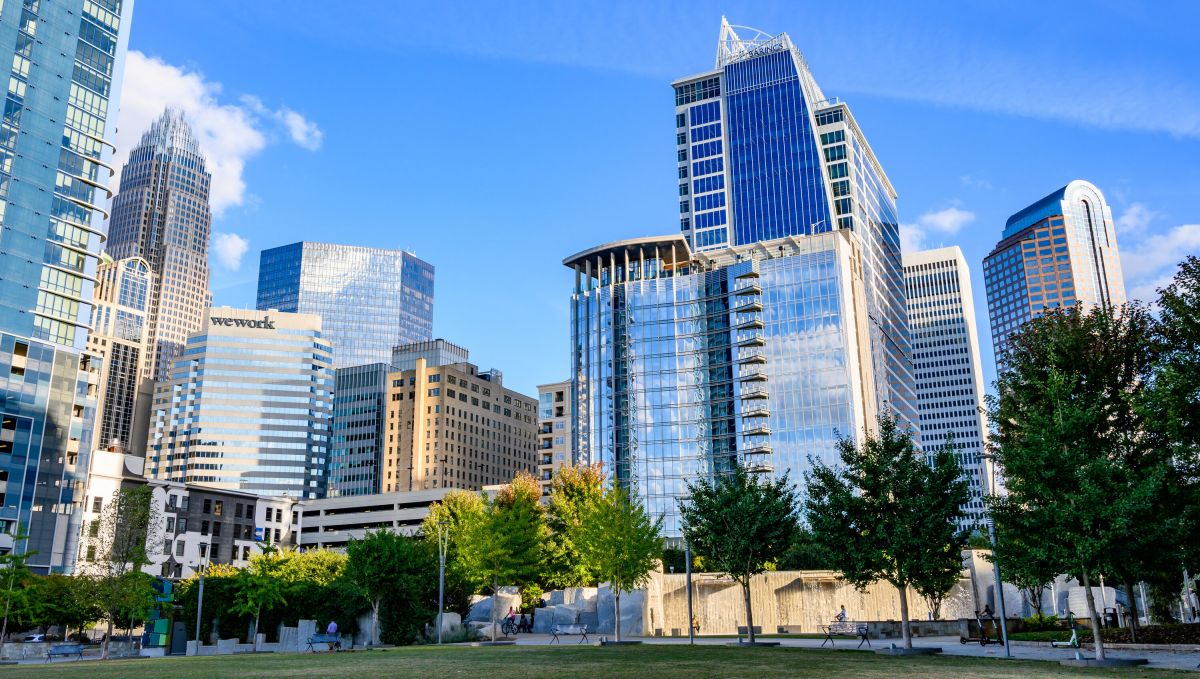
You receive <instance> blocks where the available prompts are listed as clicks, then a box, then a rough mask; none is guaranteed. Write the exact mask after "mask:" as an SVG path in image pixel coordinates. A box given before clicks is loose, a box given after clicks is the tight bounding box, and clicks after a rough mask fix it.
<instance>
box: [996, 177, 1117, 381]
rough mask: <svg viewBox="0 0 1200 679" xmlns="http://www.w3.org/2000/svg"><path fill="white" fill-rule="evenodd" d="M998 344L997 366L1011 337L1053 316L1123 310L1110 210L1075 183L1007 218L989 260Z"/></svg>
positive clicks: (1089, 190) (1099, 196) (1098, 195)
mask: <svg viewBox="0 0 1200 679" xmlns="http://www.w3.org/2000/svg"><path fill="white" fill-rule="evenodd" d="M983 278H984V284H985V285H986V287H987V299H988V313H989V316H990V320H991V327H992V345H993V348H994V349H995V352H996V362H997V364H999V363H1000V362H1001V361H1002V359H1003V356H1004V351H1005V349H1006V348H1007V342H1008V338H1009V336H1010V335H1012V334H1013V333H1014V332H1016V331H1017V330H1018V329H1020V327H1021V325H1023V324H1024V323H1025V322H1026V321H1028V320H1030V319H1032V318H1036V317H1037V316H1040V315H1042V313H1044V312H1045V310H1047V309H1055V308H1059V307H1070V306H1074V305H1076V304H1083V305H1088V306H1096V305H1112V306H1119V305H1121V304H1124V303H1125V279H1124V277H1123V276H1122V275H1121V258H1120V254H1119V252H1118V250H1117V233H1116V231H1115V230H1114V229H1113V221H1112V210H1110V209H1109V207H1108V203H1106V202H1105V201H1104V194H1102V193H1101V192H1100V189H1098V188H1096V187H1095V186H1094V185H1093V184H1090V183H1088V182H1085V181H1082V180H1078V179H1077V180H1075V181H1073V182H1071V183H1070V184H1067V185H1066V186H1064V187H1062V188H1061V189H1059V190H1057V191H1055V192H1054V193H1051V194H1050V195H1048V196H1046V197H1045V198H1042V199H1041V200H1039V201H1037V202H1036V203H1033V204H1032V205H1029V206H1028V207H1026V208H1024V209H1022V210H1021V211H1019V212H1017V213H1016V214H1014V215H1013V216H1011V217H1009V218H1008V223H1007V224H1005V225H1004V233H1003V235H1002V236H1001V240H1000V242H999V243H997V244H996V247H995V249H993V250H992V252H991V254H989V255H988V256H987V257H986V258H985V259H984V260H983Z"/></svg>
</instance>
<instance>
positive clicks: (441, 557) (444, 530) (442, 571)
mask: <svg viewBox="0 0 1200 679" xmlns="http://www.w3.org/2000/svg"><path fill="white" fill-rule="evenodd" d="M437 531H438V614H437V626H438V635H437V639H438V640H437V642H438V644H441V643H442V611H444V610H446V545H447V543H448V542H449V541H450V535H449V533H450V527H449V524H448V523H447V522H445V521H438V525H437Z"/></svg>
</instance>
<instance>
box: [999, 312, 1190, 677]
mask: <svg viewBox="0 0 1200 679" xmlns="http://www.w3.org/2000/svg"><path fill="white" fill-rule="evenodd" d="M1151 331H1152V321H1151V319H1150V317H1149V315H1148V314H1147V313H1146V311H1145V310H1144V309H1141V308H1140V307H1137V306H1135V305H1128V306H1125V307H1123V308H1121V309H1112V308H1107V307H1096V308H1093V309H1091V310H1089V311H1084V310H1082V309H1081V308H1080V307H1073V308H1070V309H1066V310H1062V309H1058V310H1053V311H1051V312H1048V313H1046V314H1045V315H1043V316H1041V317H1040V318H1036V319H1034V320H1032V321H1030V322H1028V323H1026V324H1025V325H1024V326H1023V327H1022V329H1021V331H1020V332H1019V333H1017V334H1016V335H1015V336H1013V337H1011V338H1010V340H1009V348H1008V350H1007V351H1006V353H1005V354H1004V356H1003V362H1002V365H1001V369H1000V373H999V376H998V378H997V381H996V392H997V396H996V397H995V398H993V399H991V400H990V401H989V404H990V416H991V421H992V423H993V426H994V427H995V431H994V433H993V435H992V437H991V441H990V442H989V446H990V448H991V449H992V451H993V454H994V455H995V457H996V460H997V462H998V464H999V466H1000V468H1001V470H1002V471H1003V474H1004V478H1005V486H1006V489H1007V491H1008V492H1007V494H1006V495H1003V496H998V497H992V498H990V499H989V505H990V507H991V509H992V513H993V516H994V517H995V520H996V523H997V526H998V527H999V530H1000V532H1001V534H1004V533H1005V532H1008V533H1009V534H1010V535H1012V534H1014V533H1015V534H1021V533H1022V531H1025V532H1027V533H1030V534H1022V537H1021V539H1022V540H1024V542H1025V544H1026V545H1030V544H1033V542H1034V540H1035V538H1037V539H1040V540H1041V543H1040V545H1039V547H1038V550H1039V551H1040V554H1041V555H1042V558H1043V559H1044V560H1045V561H1046V563H1047V564H1049V566H1051V567H1052V568H1053V569H1054V570H1057V571H1059V572H1068V573H1071V574H1073V575H1074V576H1075V577H1076V578H1077V579H1078V580H1079V581H1080V582H1081V583H1082V584H1083V586H1084V590H1085V593H1086V594H1087V598H1088V599H1087V600H1088V607H1089V608H1090V609H1091V623H1092V633H1093V636H1094V638H1097V639H1098V640H1099V641H1098V642H1097V644H1096V657H1097V658H1098V659H1103V658H1104V657H1105V653H1104V644H1103V640H1101V639H1100V633H1099V632H1100V618H1099V615H1098V611H1097V610H1096V606H1095V600H1094V597H1093V594H1092V589H1091V580H1092V578H1093V577H1095V576H1096V575H1097V574H1101V573H1109V574H1114V573H1120V574H1121V575H1122V577H1125V576H1127V575H1128V574H1130V571H1131V570H1134V571H1139V572H1145V571H1147V570H1152V571H1153V570H1159V567H1158V566H1155V565H1153V564H1151V563H1150V562H1151V560H1152V559H1153V560H1158V559H1161V558H1163V557H1165V556H1168V555H1170V554H1172V553H1174V554H1178V551H1177V549H1178V547H1177V545H1178V544H1179V543H1180V540H1181V538H1182V537H1183V536H1181V535H1179V534H1178V528H1179V517H1178V516H1177V513H1173V512H1172V511H1171V506H1170V504H1169V502H1170V498H1172V497H1173V494H1172V493H1173V491H1172V489H1171V483H1172V478H1173V477H1174V471H1173V469H1172V463H1171V459H1170V451H1169V450H1167V449H1166V448H1165V447H1162V446H1159V445H1156V441H1155V437H1153V436H1149V435H1147V431H1148V429H1147V426H1146V425H1147V422H1146V419H1145V418H1146V413H1145V411H1144V408H1143V407H1142V405H1143V404H1144V403H1145V390H1146V388H1147V386H1148V385H1150V384H1151V383H1152V378H1153V374H1152V365H1153V362H1154V354H1155V352H1154V351H1153V343H1152V341H1151ZM1164 502H1166V503H1168V504H1166V505H1164ZM1029 529H1032V530H1034V531H1037V534H1038V536H1040V537H1038V536H1035V535H1033V534H1032V531H1030V530H1029ZM1176 563H1178V561H1176Z"/></svg>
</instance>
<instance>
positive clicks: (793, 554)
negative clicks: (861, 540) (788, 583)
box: [779, 524, 834, 571]
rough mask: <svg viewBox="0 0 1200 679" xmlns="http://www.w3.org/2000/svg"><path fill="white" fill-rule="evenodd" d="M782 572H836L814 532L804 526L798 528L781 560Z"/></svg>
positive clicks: (780, 567)
mask: <svg viewBox="0 0 1200 679" xmlns="http://www.w3.org/2000/svg"><path fill="white" fill-rule="evenodd" d="M779 570H781V571H814V570H834V566H833V564H832V563H830V561H829V556H828V555H827V554H826V553H825V551H824V550H823V549H822V548H821V546H820V545H818V544H817V542H816V540H815V539H814V538H813V534H812V531H811V530H810V529H809V528H808V526H805V525H803V524H801V525H797V526H796V532H795V534H793V535H792V543H791V545H790V546H789V547H788V550H787V551H786V552H784V554H783V557H782V558H781V559H780V560H779Z"/></svg>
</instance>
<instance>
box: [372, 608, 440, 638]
mask: <svg viewBox="0 0 1200 679" xmlns="http://www.w3.org/2000/svg"><path fill="white" fill-rule="evenodd" d="M438 622H439V623H440V622H441V616H438ZM378 630H379V599H376V600H375V601H373V602H372V603H371V638H370V639H367V645H368V646H374V645H375V634H376V633H377V632H378Z"/></svg>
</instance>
